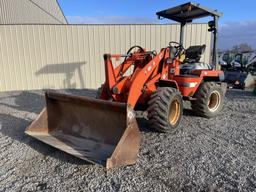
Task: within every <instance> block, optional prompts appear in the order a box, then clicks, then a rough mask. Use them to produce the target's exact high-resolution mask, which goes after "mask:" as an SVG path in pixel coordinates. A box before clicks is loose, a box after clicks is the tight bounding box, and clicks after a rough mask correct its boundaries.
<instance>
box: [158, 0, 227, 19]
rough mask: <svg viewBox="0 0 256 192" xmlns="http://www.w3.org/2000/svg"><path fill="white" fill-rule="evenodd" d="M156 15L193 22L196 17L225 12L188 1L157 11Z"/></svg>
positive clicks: (218, 14)
mask: <svg viewBox="0 0 256 192" xmlns="http://www.w3.org/2000/svg"><path fill="white" fill-rule="evenodd" d="M156 15H158V16H159V17H163V18H167V19H171V20H174V21H177V22H180V23H188V22H192V21H193V20H194V19H199V18H202V17H207V16H213V17H215V16H217V17H220V16H222V15H223V14H222V13H219V12H217V11H216V10H215V11H214V10H211V9H208V8H205V7H202V6H201V5H200V4H197V3H191V2H188V3H185V4H182V5H179V6H177V7H173V8H170V9H166V10H163V11H159V12H157V13H156Z"/></svg>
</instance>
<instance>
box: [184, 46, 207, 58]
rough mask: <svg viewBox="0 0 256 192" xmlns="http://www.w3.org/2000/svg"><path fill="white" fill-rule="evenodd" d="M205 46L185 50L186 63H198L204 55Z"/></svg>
mask: <svg viewBox="0 0 256 192" xmlns="http://www.w3.org/2000/svg"><path fill="white" fill-rule="evenodd" d="M205 48H206V45H195V46H190V47H189V48H187V49H186V54H185V55H186V59H185V61H186V62H199V61H200V59H201V56H202V54H203V53H204V51H205Z"/></svg>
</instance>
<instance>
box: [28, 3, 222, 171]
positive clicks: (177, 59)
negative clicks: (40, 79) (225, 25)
mask: <svg viewBox="0 0 256 192" xmlns="http://www.w3.org/2000/svg"><path fill="white" fill-rule="evenodd" d="M157 15H158V16H159V17H160V18H168V19H172V20H174V21H177V22H180V23H181V25H180V31H181V32H180V42H179V43H178V42H170V43H169V45H168V46H167V47H165V48H162V49H161V50H160V52H159V53H156V52H155V51H146V50H145V49H143V48H142V47H140V46H134V47H132V48H131V49H130V50H129V51H128V52H127V53H126V54H124V55H121V54H105V55H104V63H105V77H106V81H105V83H104V84H103V85H102V86H101V88H100V89H99V91H98V95H97V98H95V99H94V98H90V97H81V96H74V95H68V94H60V93H56V92H51V91H47V92H46V93H45V96H46V108H45V109H44V110H43V111H42V112H41V114H40V115H39V117H38V118H37V119H36V120H35V121H34V122H32V124H31V125H30V126H29V127H28V128H27V129H26V133H27V134H29V135H31V136H33V137H35V138H37V139H39V140H41V141H43V142H45V143H47V144H49V145H52V146H54V147H56V148H58V149H60V150H63V151H65V152H67V153H70V154H72V155H74V156H76V157H79V158H81V159H85V160H88V161H91V162H94V163H99V164H102V165H104V166H106V167H107V168H113V167H118V166H124V165H129V164H133V163H135V161H136V159H137V155H138V152H139V147H140V137H141V136H140V132H139V129H138V125H137V122H136V118H135V112H134V110H135V109H136V108H139V107H143V108H144V109H146V110H147V111H148V119H149V120H148V123H149V126H150V127H151V128H153V129H155V130H157V131H160V132H169V133H174V132H176V131H177V130H178V129H179V123H180V120H181V118H182V111H183V104H182V102H183V100H189V101H191V106H192V109H193V110H194V112H195V113H196V114H198V115H200V116H203V117H206V118H210V117H213V116H216V115H217V114H218V113H219V112H220V111H221V109H222V106H223V102H224V95H225V91H226V85H225V84H224V83H222V81H223V80H224V75H223V72H222V71H219V70H216V64H217V63H218V61H217V58H218V56H217V51H216V50H217V21H218V18H219V17H220V16H221V14H220V13H218V12H216V11H212V10H209V9H207V8H204V7H201V6H200V5H198V4H193V3H186V4H183V5H180V6H177V7H174V8H171V9H167V10H164V11H160V12H158V13H157ZM205 16H212V17H213V18H214V19H213V21H210V22H209V31H211V32H212V33H213V35H214V45H213V59H212V64H211V65H209V64H206V63H203V62H200V57H201V55H202V54H203V52H204V49H205V45H195V46H191V47H189V48H188V49H184V48H183V33H184V26H185V25H186V24H187V23H189V22H192V21H193V19H196V18H201V17H205ZM120 58H123V62H122V63H121V64H120V65H119V66H117V67H116V68H114V67H113V64H112V60H113V59H120ZM127 71H132V72H131V74H127Z"/></svg>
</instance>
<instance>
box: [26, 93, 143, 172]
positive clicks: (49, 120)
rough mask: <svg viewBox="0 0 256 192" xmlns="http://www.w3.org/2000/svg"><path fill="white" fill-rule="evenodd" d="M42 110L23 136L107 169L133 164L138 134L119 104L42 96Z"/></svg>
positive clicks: (129, 114)
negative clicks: (43, 105) (44, 106)
mask: <svg viewBox="0 0 256 192" xmlns="http://www.w3.org/2000/svg"><path fill="white" fill-rule="evenodd" d="M45 97H46V108H44V109H43V111H42V112H41V114H40V115H39V116H38V118H37V119H36V120H35V121H34V122H32V124H31V125H30V126H29V127H28V128H27V129H26V131H25V133H26V134H28V135H31V136H32V137H34V138H36V139H38V140H40V141H42V142H44V143H47V144H49V145H51V146H53V147H55V148H58V149H60V150H62V151H65V152H67V153H69V154H71V155H74V156H76V157H78V158H81V159H84V160H87V161H90V162H94V163H98V164H101V165H103V166H105V167H107V168H113V167H119V166H124V165H129V164H134V163H135V161H136V159H137V155H138V152H139V146H140V132H139V129H138V125H137V122H136V119H135V115H134V112H133V110H132V109H130V108H129V107H127V105H126V104H123V103H115V102H110V101H104V100H98V99H93V98H89V97H81V96H74V95H67V94H60V93H55V92H46V94H45Z"/></svg>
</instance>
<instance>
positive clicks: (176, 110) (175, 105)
mask: <svg viewBox="0 0 256 192" xmlns="http://www.w3.org/2000/svg"><path fill="white" fill-rule="evenodd" d="M179 117H180V103H179V101H178V100H177V99H175V100H173V101H172V103H171V105H170V109H169V123H170V124H171V125H175V124H176V123H177V121H178V120H179Z"/></svg>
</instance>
